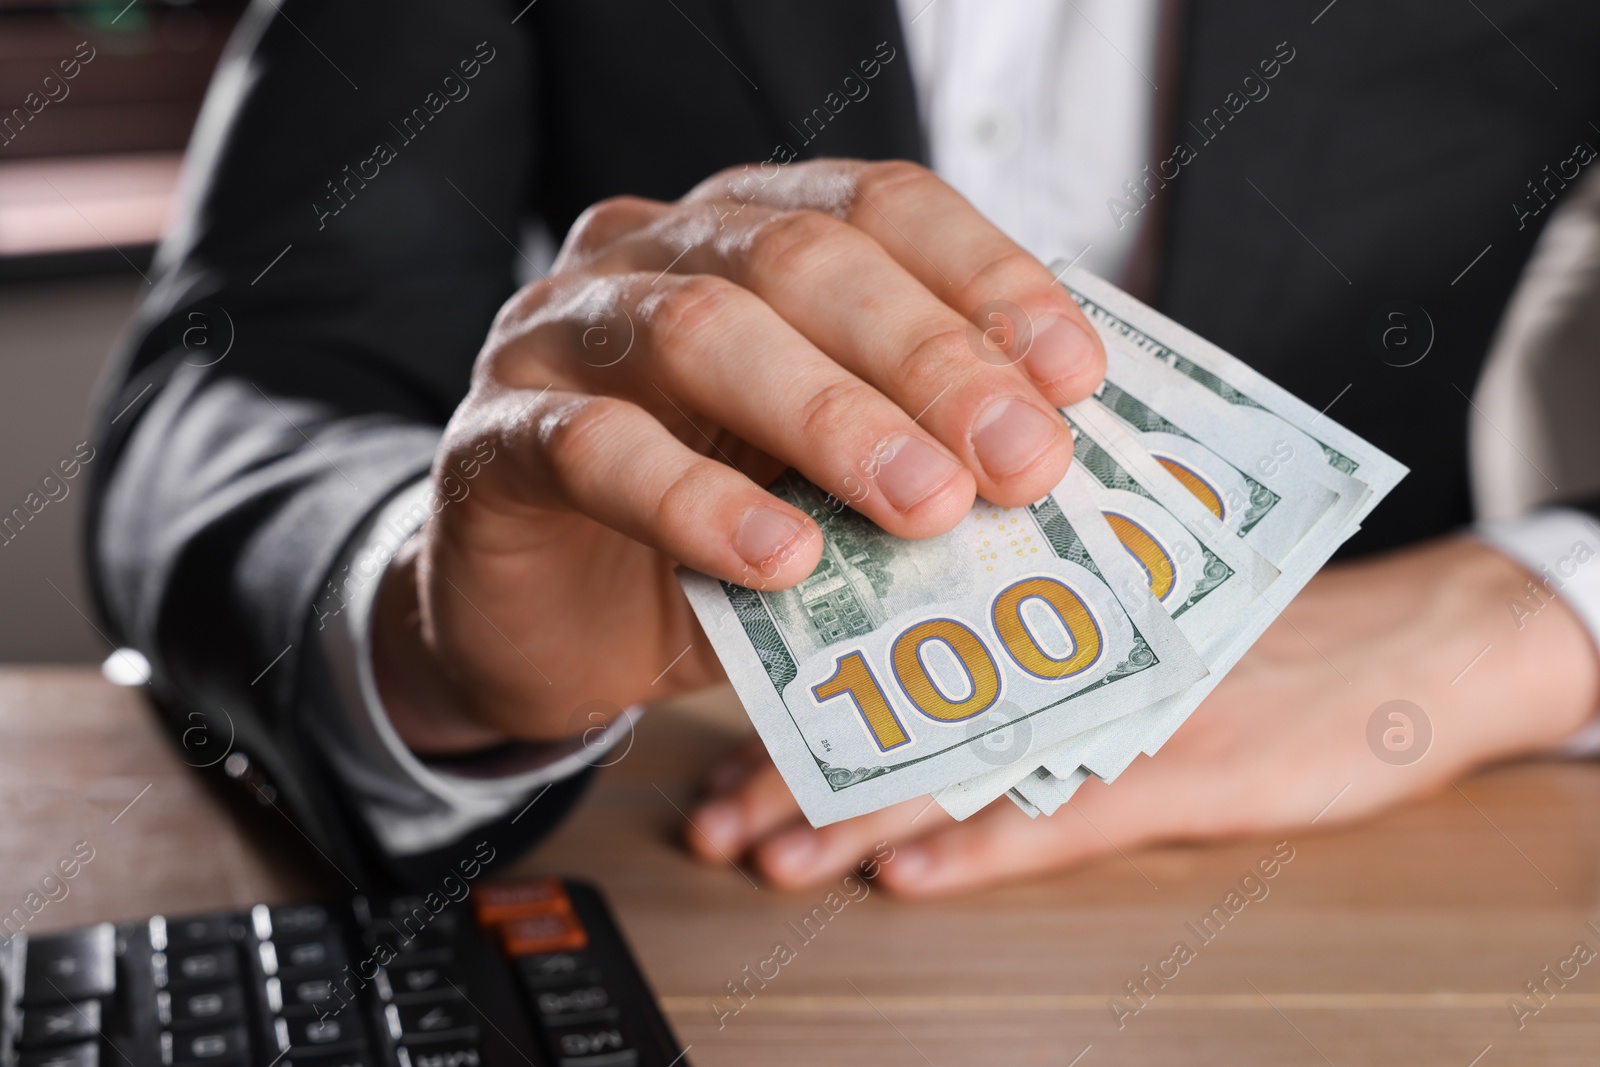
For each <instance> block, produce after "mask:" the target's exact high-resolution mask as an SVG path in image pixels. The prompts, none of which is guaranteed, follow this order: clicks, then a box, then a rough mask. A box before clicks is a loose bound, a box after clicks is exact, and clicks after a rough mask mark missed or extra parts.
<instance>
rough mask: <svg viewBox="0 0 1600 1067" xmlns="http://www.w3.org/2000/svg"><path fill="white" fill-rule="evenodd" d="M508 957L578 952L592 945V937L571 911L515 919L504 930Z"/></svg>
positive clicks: (506, 924) (503, 934)
mask: <svg viewBox="0 0 1600 1067" xmlns="http://www.w3.org/2000/svg"><path fill="white" fill-rule="evenodd" d="M500 936H501V938H503V939H504V941H505V947H506V955H508V956H536V955H539V954H541V953H545V952H576V951H577V950H578V949H580V948H583V947H584V946H585V945H587V944H588V943H589V935H588V933H587V932H585V931H584V929H583V927H582V926H580V925H579V924H578V919H577V916H575V915H573V914H572V912H570V911H567V910H562V911H549V912H546V913H545V914H543V915H529V916H526V917H525V918H521V919H512V920H511V921H510V922H507V923H505V924H504V925H502V926H501V927H500Z"/></svg>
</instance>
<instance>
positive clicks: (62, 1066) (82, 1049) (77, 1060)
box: [17, 1041, 100, 1067]
mask: <svg viewBox="0 0 1600 1067" xmlns="http://www.w3.org/2000/svg"><path fill="white" fill-rule="evenodd" d="M17 1067H100V1046H99V1044H98V1043H96V1042H94V1041H84V1042H81V1043H79V1044H76V1045H67V1046H65V1047H63V1048H41V1049H27V1050H24V1051H23V1052H22V1053H21V1054H19V1055H18V1056H17Z"/></svg>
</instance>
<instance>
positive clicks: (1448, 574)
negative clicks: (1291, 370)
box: [684, 538, 1600, 896]
mask: <svg viewBox="0 0 1600 1067" xmlns="http://www.w3.org/2000/svg"><path fill="white" fill-rule="evenodd" d="M1528 578H1529V575H1528V574H1527V573H1526V572H1525V571H1524V570H1523V569H1522V568H1521V567H1520V566H1518V565H1517V564H1516V563H1514V562H1512V561H1511V560H1510V559H1508V558H1507V557H1505V556H1504V555H1502V554H1501V553H1499V552H1497V551H1496V550H1494V549H1492V548H1489V547H1488V546H1486V545H1483V544H1481V543H1479V542H1476V541H1472V540H1467V539H1464V538H1451V539H1447V540H1440V541H1434V542H1429V543H1427V544H1425V545H1422V546H1419V547H1416V548H1411V549H1406V550H1403V551H1399V552H1394V553H1390V554H1388V555H1385V556H1382V557H1380V558H1376V559H1373V560H1371V561H1363V562H1359V563H1353V564H1344V565H1338V566H1333V567H1329V568H1328V569H1327V570H1325V571H1324V572H1323V573H1322V574H1320V575H1319V576H1318V577H1317V578H1315V579H1314V580H1313V581H1312V582H1311V583H1310V584H1309V585H1308V586H1307V587H1306V589H1305V590H1304V591H1303V592H1302V593H1301V595H1300V596H1299V597H1297V598H1296V599H1295V600H1294V601H1292V602H1291V603H1290V604H1289V606H1288V608H1287V609H1286V610H1285V611H1284V612H1283V614H1282V616H1280V618H1279V619H1278V621H1277V622H1275V623H1274V624H1273V626H1272V627H1271V628H1270V629H1268V630H1267V632H1266V633H1265V634H1264V635H1263V636H1262V638H1261V640H1260V641H1259V642H1258V643H1257V644H1256V646H1255V647H1254V648H1252V649H1251V650H1250V652H1249V653H1248V654H1247V655H1246V656H1245V657H1244V659H1243V660H1241V661H1240V663H1239V665H1238V666H1237V667H1236V668H1235V669H1234V670H1233V671H1232V672H1231V673H1230V674H1229V675H1228V676H1227V678H1225V679H1224V680H1223V681H1222V683H1221V684H1220V685H1219V686H1218V687H1217V689H1216V690H1215V691H1214V692H1213V693H1212V694H1211V696H1210V697H1209V698H1207V700H1206V701H1205V703H1204V704H1202V705H1201V706H1200V708H1199V709H1198V710H1197V711H1196V712H1195V713H1194V715H1193V716H1192V717H1191V718H1190V719H1189V721H1188V722H1187V723H1185V724H1184V726H1183V727H1182V728H1181V729H1179V730H1178V732H1177V733H1176V734H1175V735H1174V736H1173V738H1172V739H1171V740H1170V741H1169V742H1168V743H1167V744H1166V746H1165V747H1163V748H1162V749H1161V751H1160V752H1159V753H1158V754H1157V755H1156V756H1155V757H1153V758H1147V757H1142V756H1141V757H1140V758H1138V759H1137V760H1135V761H1134V763H1133V765H1132V766H1130V767H1129V768H1128V769H1127V770H1126V771H1125V772H1124V773H1123V774H1122V775H1121V776H1120V777H1118V778H1117V780H1116V781H1115V782H1114V783H1111V784H1106V783H1102V782H1100V781H1099V780H1098V779H1095V778H1090V779H1089V781H1088V782H1086V783H1084V785H1083V786H1082V787H1081V788H1080V789H1079V790H1078V792H1077V793H1076V794H1075V795H1074V796H1073V798H1072V801H1071V803H1070V804H1069V805H1067V806H1066V807H1063V808H1061V809H1060V810H1059V811H1057V812H1056V814H1055V815H1053V816H1050V817H1048V818H1047V817H1040V818H1038V819H1033V820H1030V819H1029V818H1028V817H1027V816H1026V815H1024V814H1023V813H1022V812H1021V811H1020V810H1019V809H1018V808H1017V807H1016V806H1015V805H1013V804H1012V803H1011V802H1010V801H1008V800H1004V799H1002V800H1000V801H997V802H995V803H993V804H991V805H989V807H987V808H985V809H984V810H983V811H980V812H978V813H977V814H976V815H974V816H973V817H971V818H970V819H968V820H966V821H965V822H960V823H958V822H955V821H954V820H952V819H951V818H950V817H949V816H947V815H946V814H945V813H944V811H943V810H942V809H941V808H940V807H939V806H938V805H937V804H936V803H933V801H932V799H931V798H921V799H917V800H912V801H907V802H905V803H902V804H898V805H895V806H894V807H890V808H886V809H884V810H882V811H878V812H874V813H872V814H870V815H864V816H861V817H859V818H855V819H849V820H846V821H844V822H840V823H835V824H833V825H830V826H825V827H823V828H821V829H813V828H812V827H811V826H809V825H808V824H807V823H806V822H805V820H804V818H803V817H802V816H801V814H800V810H799V807H798V806H797V805H796V804H795V801H794V797H793V795H792V794H791V793H790V792H789V789H788V787H787V786H786V785H785V784H784V782H783V779H782V778H781V777H780V776H779V775H778V772H777V769H776V768H775V767H774V766H773V765H772V762H771V760H770V759H768V758H767V755H766V752H765V750H764V749H763V748H762V746H761V744H760V742H759V741H753V742H752V743H751V744H750V745H749V746H747V747H746V748H745V749H744V750H743V751H742V752H741V753H740V754H738V755H737V756H735V757H734V758H733V759H731V760H729V761H728V762H727V763H725V764H724V765H722V766H721V767H719V768H718V769H717V770H716V771H714V772H713V774H712V776H711V780H710V782H709V788H710V796H709V797H708V798H707V799H706V800H705V801H704V802H703V803H702V804H701V806H700V807H699V808H698V809H697V810H696V811H694V812H693V813H692V814H691V816H690V820H691V822H690V825H689V826H687V827H685V831H684V833H685V841H686V843H687V844H688V846H689V847H690V848H691V850H693V851H694V852H695V853H696V854H697V855H698V856H700V857H701V858H702V859H704V860H705V861H706V862H708V863H713V864H722V863H725V862H727V858H728V857H734V858H738V859H740V860H742V861H744V862H746V863H747V864H748V865H749V866H750V867H751V868H753V869H754V870H755V871H756V872H758V873H759V874H760V875H761V876H762V877H764V878H765V879H767V880H768V881H769V882H771V883H772V884H774V885H776V886H781V887H787V888H798V887H802V886H809V885H815V884H820V883H822V882H826V881H828V880H830V879H833V878H836V877H838V876H839V875H840V874H842V873H843V872H845V871H846V870H848V869H850V868H851V867H853V866H854V865H855V864H856V863H857V862H859V861H860V860H861V859H863V858H864V857H866V856H867V855H869V854H870V853H871V852H872V850H873V847H874V846H875V845H876V843H878V842H880V841H884V840H888V841H890V842H892V843H893V844H894V845H895V848H896V858H895V862H894V863H893V864H889V865H886V866H885V867H884V868H883V871H882V874H881V876H880V882H881V884H883V885H885V886H886V887H888V888H889V889H890V890H892V891H894V892H897V893H902V894H905V895H908V896H930V895H936V894H942V893H950V892H955V891H958V890H962V889H971V888H976V887H978V886H983V885H989V884H993V883H997V882H1004V881H1008V880H1013V879H1017V878H1022V877H1026V876H1030V875H1038V874H1042V873H1045V872H1048V871H1053V870H1059V869H1063V868H1066V867H1070V866H1073V865H1076V864H1079V863H1083V862H1086V861H1088V860H1092V859H1095V858H1098V857H1100V856H1103V855H1106V854H1108V853H1112V852H1114V851H1117V850H1121V851H1124V852H1125V851H1128V850H1131V849H1135V848H1138V847H1140V846H1143V845H1148V844H1153V843H1157V842H1167V841H1206V840H1213V839H1220V838H1228V837H1235V836H1241V835H1250V834H1257V833H1263V834H1264V833H1269V832H1272V831H1275V830H1280V829H1285V828H1289V827H1296V826H1301V827H1303V826H1305V825H1307V824H1308V823H1310V822H1311V821H1312V820H1313V819H1316V821H1317V825H1318V826H1324V825H1330V824H1334V823H1339V822H1347V821H1350V820H1354V819H1359V818H1361V817H1363V816H1366V815H1369V814H1371V813H1374V812H1376V811H1379V810H1381V809H1383V808H1385V807H1388V806H1390V805H1392V804H1394V803H1396V802H1398V801H1400V800H1402V799H1404V798H1406V797H1410V796H1415V795H1418V794H1421V793H1425V792H1427V791H1429V790H1433V789H1437V788H1439V787H1441V786H1443V785H1445V784H1446V783H1448V782H1450V781H1452V780H1453V779H1455V778H1456V777H1458V776H1460V775H1461V774H1463V773H1464V772H1466V771H1467V770H1469V769H1471V768H1473V767H1475V766H1478V765H1481V764H1484V763H1487V762H1490V761H1493V760H1498V759H1505V758H1509V757H1513V756H1517V755H1525V754H1531V753H1537V752H1542V751H1547V750H1549V749H1550V748H1551V747H1552V746H1554V745H1556V744H1558V743H1559V742H1560V741H1562V740H1563V739H1565V738H1566V737H1568V736H1570V735H1571V734H1572V733H1573V732H1574V731H1575V730H1576V729H1577V728H1578V727H1579V726H1580V725H1581V724H1582V723H1583V722H1584V721H1585V719H1586V718H1587V717H1588V716H1589V715H1591V714H1592V713H1593V711H1594V710H1595V707H1596V702H1597V694H1600V662H1597V658H1596V655H1595V651H1594V647H1593V643H1592V641H1591V639H1590V637H1589V635H1588V633H1587V631H1586V630H1585V629H1584V627H1583V625H1582V624H1581V622H1580V621H1579V620H1578V618H1577V617H1576V616H1575V615H1574V614H1573V613H1572V612H1571V610H1570V609H1568V608H1567V607H1565V606H1564V605H1563V604H1561V603H1560V602H1559V601H1553V602H1551V603H1549V604H1548V605H1547V606H1546V607H1544V608H1543V609H1541V610H1540V611H1539V612H1538V613H1537V614H1536V615H1534V616H1533V617H1526V616H1524V617H1522V618H1520V619H1519V618H1518V616H1517V615H1516V614H1514V613H1513V612H1511V611H1510V610H1508V608H1507V606H1506V605H1507V601H1508V600H1516V599H1520V598H1524V597H1525V595H1526V594H1525V589H1524V585H1525V583H1526V582H1527V580H1528ZM1519 623H1520V628H1519ZM1486 646H1487V648H1488V651H1487V652H1484V651H1483V650H1484V649H1485V647H1486ZM1480 653H1481V656H1480ZM1396 699H1402V700H1408V701H1410V702H1412V703H1413V704H1415V705H1416V706H1417V708H1418V709H1420V717H1421V718H1423V719H1425V720H1426V721H1413V722H1411V723H1410V724H1409V725H1410V730H1411V732H1410V733H1409V735H1407V734H1406V733H1405V724H1401V723H1398V722H1396V723H1394V724H1392V725H1391V723H1389V722H1388V721H1384V723H1383V724H1382V729H1380V730H1378V731H1375V732H1374V733H1373V734H1369V720H1370V719H1371V718H1372V717H1373V715H1374V712H1375V711H1376V710H1377V709H1378V708H1379V706H1380V705H1383V704H1385V703H1387V702H1389V701H1391V700H1396ZM1411 717H1412V718H1413V719H1417V718H1418V716H1416V715H1413V716H1411ZM1393 727H1398V728H1399V729H1400V730H1401V733H1400V734H1394V735H1391V737H1390V747H1389V748H1385V746H1384V742H1383V740H1382V739H1381V738H1382V734H1383V732H1384V731H1385V730H1388V729H1391V728H1393ZM1374 734H1375V736H1377V737H1378V738H1379V740H1370V739H1369V738H1370V737H1372V736H1374ZM1397 742H1408V743H1409V746H1415V747H1408V745H1406V744H1401V745H1400V746H1399V747H1394V746H1395V745H1396V743H1397ZM1380 753H1381V754H1380Z"/></svg>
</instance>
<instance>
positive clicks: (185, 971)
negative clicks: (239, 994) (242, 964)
mask: <svg viewBox="0 0 1600 1067" xmlns="http://www.w3.org/2000/svg"><path fill="white" fill-rule="evenodd" d="M238 977H239V954H238V953H237V952H236V951H235V950H234V948H233V946H232V945H221V946H218V947H216V948H202V949H192V950H190V951H188V952H169V953H167V978H168V980H169V981H170V982H171V983H172V984H173V985H174V986H181V985H189V984H193V983H198V982H231V981H233V980H234V979H236V978H238Z"/></svg>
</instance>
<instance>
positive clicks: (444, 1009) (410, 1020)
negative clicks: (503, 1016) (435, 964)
mask: <svg viewBox="0 0 1600 1067" xmlns="http://www.w3.org/2000/svg"><path fill="white" fill-rule="evenodd" d="M384 1018H385V1019H386V1020H387V1021H388V1023H389V1036H391V1037H393V1038H394V1039H395V1040H397V1041H403V1042H405V1043H406V1044H408V1045H409V1044H412V1043H414V1042H417V1041H435V1040H438V1039H440V1038H444V1037H456V1038H460V1037H477V1036H478V1018H477V1013H476V1012H474V1011H473V1010H472V1007H471V1006H470V1005H469V1004H467V1002H466V1001H465V1000H462V999H461V998H460V997H450V998H448V999H445V1000H432V1001H427V1002H425V1003H421V1004H390V1005H389V1006H388V1007H387V1008H385V1009H384Z"/></svg>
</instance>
